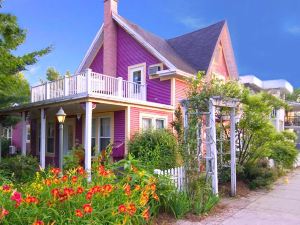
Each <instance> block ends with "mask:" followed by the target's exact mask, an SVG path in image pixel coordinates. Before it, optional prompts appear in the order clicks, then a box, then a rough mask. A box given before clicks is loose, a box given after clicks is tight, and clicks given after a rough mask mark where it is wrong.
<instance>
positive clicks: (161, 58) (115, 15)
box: [112, 13, 176, 70]
mask: <svg viewBox="0 0 300 225" xmlns="http://www.w3.org/2000/svg"><path fill="white" fill-rule="evenodd" d="M112 17H113V19H114V20H115V21H117V22H118V23H119V25H120V26H121V27H123V28H124V29H125V30H126V31H128V33H130V34H131V36H132V37H134V38H135V39H136V40H137V41H138V42H140V43H141V44H142V45H143V46H144V47H145V48H147V49H148V50H149V51H150V52H151V53H152V54H154V56H156V57H157V58H158V59H160V60H161V61H162V62H164V63H165V64H166V66H167V67H169V68H170V69H173V70H175V69H176V67H175V66H174V65H173V64H172V63H171V62H170V61H169V60H167V59H166V58H165V57H164V56H162V55H161V54H160V53H159V52H158V51H157V50H156V49H155V48H153V47H152V46H151V45H150V44H149V43H148V42H147V41H145V40H144V38H143V37H142V36H140V35H139V34H138V33H136V32H135V31H134V30H133V29H131V28H130V27H129V26H128V25H127V24H126V23H124V22H123V21H122V20H121V19H120V18H119V16H118V15H117V14H115V13H112Z"/></svg>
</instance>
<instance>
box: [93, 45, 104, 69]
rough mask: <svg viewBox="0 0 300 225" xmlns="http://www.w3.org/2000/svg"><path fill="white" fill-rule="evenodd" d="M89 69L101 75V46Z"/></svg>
mask: <svg viewBox="0 0 300 225" xmlns="http://www.w3.org/2000/svg"><path fill="white" fill-rule="evenodd" d="M90 69H92V70H93V71H95V72H97V73H103V46H102V47H101V48H100V50H99V51H98V53H97V55H96V57H95V58H94V60H93V62H92V64H91V66H90Z"/></svg>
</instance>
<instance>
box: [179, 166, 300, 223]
mask: <svg viewBox="0 0 300 225" xmlns="http://www.w3.org/2000/svg"><path fill="white" fill-rule="evenodd" d="M221 204H223V205H225V207H226V210H225V211H224V212H222V213H220V214H216V215H213V216H209V217H207V218H206V219H204V220H202V221H201V222H189V221H178V222H177V223H176V225H206V224H209V225H217V224H222V225H269V224H270V225H300V169H299V168H298V169H296V170H295V171H293V172H292V173H291V174H289V175H288V176H287V177H285V178H283V179H280V181H279V182H277V184H276V185H275V186H274V187H273V189H272V190H271V191H268V192H266V191H259V192H254V193H252V194H251V195H250V196H249V197H247V198H239V199H231V200H230V199H228V200H227V199H225V200H223V201H222V202H221Z"/></svg>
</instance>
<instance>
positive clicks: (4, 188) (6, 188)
mask: <svg viewBox="0 0 300 225" xmlns="http://www.w3.org/2000/svg"><path fill="white" fill-rule="evenodd" d="M2 190H3V191H4V192H10V191H11V189H10V186H9V185H3V186H2Z"/></svg>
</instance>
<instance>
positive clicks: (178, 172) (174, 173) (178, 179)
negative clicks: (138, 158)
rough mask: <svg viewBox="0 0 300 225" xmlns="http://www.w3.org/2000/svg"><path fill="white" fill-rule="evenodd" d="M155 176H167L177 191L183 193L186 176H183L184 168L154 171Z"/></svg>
mask: <svg viewBox="0 0 300 225" xmlns="http://www.w3.org/2000/svg"><path fill="white" fill-rule="evenodd" d="M154 173H155V174H158V175H163V176H168V177H170V178H171V180H172V182H173V183H174V185H175V186H176V188H177V189H178V190H179V191H183V190H184V189H185V187H186V174H185V168H184V167H183V166H182V167H176V168H172V169H168V170H159V169H156V170H154Z"/></svg>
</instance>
